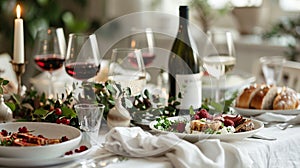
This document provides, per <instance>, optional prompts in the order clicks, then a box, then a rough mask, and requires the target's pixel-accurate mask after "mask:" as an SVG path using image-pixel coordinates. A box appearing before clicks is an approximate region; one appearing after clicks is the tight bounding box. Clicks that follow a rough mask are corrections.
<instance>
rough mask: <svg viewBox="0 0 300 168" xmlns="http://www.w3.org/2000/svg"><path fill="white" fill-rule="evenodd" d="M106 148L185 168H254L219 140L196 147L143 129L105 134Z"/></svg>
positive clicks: (124, 129)
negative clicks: (168, 162)
mask: <svg viewBox="0 0 300 168" xmlns="http://www.w3.org/2000/svg"><path fill="white" fill-rule="evenodd" d="M104 148H105V149H106V150H108V151H110V152H112V153H115V154H118V155H122V156H128V157H143V158H145V157H148V158H150V159H160V160H168V161H170V162H171V163H172V165H173V167H175V168H182V167H210V168H219V167H220V168H221V167H222V168H223V167H233V168H234V167H237V168H238V167H251V164H252V161H251V160H250V159H249V158H248V157H247V154H242V153H241V152H240V151H239V150H238V149H237V148H235V147H234V146H233V145H232V144H230V143H227V142H221V141H220V140H218V139H205V140H200V141H198V142H196V143H194V144H192V143H189V142H187V141H185V140H182V139H180V138H178V137H177V136H176V135H174V134H172V133H169V134H162V135H159V136H155V135H152V134H150V133H148V132H145V131H143V130H142V129H141V128H140V127H115V128H113V129H111V130H110V131H109V132H108V133H107V134H106V140H105V143H104Z"/></svg>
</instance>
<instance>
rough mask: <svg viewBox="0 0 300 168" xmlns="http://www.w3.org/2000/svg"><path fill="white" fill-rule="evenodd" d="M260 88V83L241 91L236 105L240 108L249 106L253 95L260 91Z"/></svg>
mask: <svg viewBox="0 0 300 168" xmlns="http://www.w3.org/2000/svg"><path fill="white" fill-rule="evenodd" d="M259 89H260V85H258V84H253V85H250V86H248V87H247V88H245V89H244V90H243V92H241V94H240V95H239V96H238V97H237V99H236V105H235V106H236V107H239V108H249V107H250V102H251V100H252V98H253V96H254V95H255V94H256V92H257V91H259Z"/></svg>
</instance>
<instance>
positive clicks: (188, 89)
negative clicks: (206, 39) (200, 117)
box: [168, 6, 202, 115]
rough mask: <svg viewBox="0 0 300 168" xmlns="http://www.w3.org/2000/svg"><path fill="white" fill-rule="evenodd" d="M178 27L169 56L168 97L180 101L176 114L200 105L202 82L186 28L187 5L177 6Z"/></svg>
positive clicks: (197, 61)
mask: <svg viewBox="0 0 300 168" xmlns="http://www.w3.org/2000/svg"><path fill="white" fill-rule="evenodd" d="M179 14H180V17H179V27H178V32H177V37H176V38H175V41H174V43H173V46H172V49H171V54H170V57H169V65H168V68H169V82H170V87H169V89H170V90H169V97H176V98H177V100H179V101H180V103H181V104H180V106H179V108H178V109H177V115H178V114H179V115H181V114H183V113H187V111H188V109H189V108H190V107H191V106H193V108H194V109H197V108H200V107H201V101H202V100H201V97H202V87H201V85H202V83H201V75H200V70H199V69H200V66H199V58H198V57H197V54H196V52H195V51H194V50H193V48H192V46H191V39H190V36H189V30H188V7H187V6H180V7H179Z"/></svg>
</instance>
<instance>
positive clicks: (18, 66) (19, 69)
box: [10, 61, 26, 95]
mask: <svg viewBox="0 0 300 168" xmlns="http://www.w3.org/2000/svg"><path fill="white" fill-rule="evenodd" d="M10 63H11V64H12V66H13V70H14V71H15V73H16V75H17V81H18V95H21V89H22V81H21V80H22V75H23V74H24V72H25V64H26V63H16V62H14V61H10Z"/></svg>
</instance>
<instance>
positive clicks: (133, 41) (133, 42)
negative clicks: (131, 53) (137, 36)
mask: <svg viewBox="0 0 300 168" xmlns="http://www.w3.org/2000/svg"><path fill="white" fill-rule="evenodd" d="M130 45H131V48H135V46H136V41H135V40H131V44H130Z"/></svg>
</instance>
